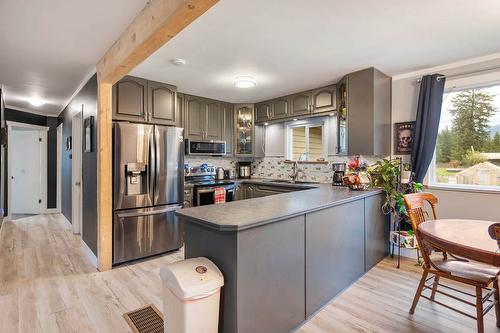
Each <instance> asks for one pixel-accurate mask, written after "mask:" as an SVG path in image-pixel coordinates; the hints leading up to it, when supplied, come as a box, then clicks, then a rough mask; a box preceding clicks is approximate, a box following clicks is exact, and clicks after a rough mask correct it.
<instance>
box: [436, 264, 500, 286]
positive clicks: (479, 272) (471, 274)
mask: <svg viewBox="0 0 500 333" xmlns="http://www.w3.org/2000/svg"><path fill="white" fill-rule="evenodd" d="M432 262H433V264H434V265H435V266H436V267H437V268H438V269H439V270H440V271H443V272H446V273H449V274H450V275H452V276H456V277H461V278H464V279H468V280H472V281H477V282H482V283H489V282H490V281H492V280H493V279H495V277H496V276H497V275H498V274H499V272H500V270H499V268H498V267H495V266H491V265H487V264H483V263H480V262H476V261H462V260H455V259H448V260H443V259H438V260H432Z"/></svg>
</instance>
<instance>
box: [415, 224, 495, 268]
mask: <svg viewBox="0 0 500 333" xmlns="http://www.w3.org/2000/svg"><path fill="white" fill-rule="evenodd" d="M494 223H496V222H493V221H481V220H463V219H437V220H429V221H425V222H423V223H421V224H420V225H419V227H418V230H419V232H420V236H421V237H422V240H423V241H424V242H427V243H429V244H431V245H432V246H433V247H436V248H438V249H441V250H444V251H447V252H449V253H452V254H454V255H456V256H458V257H463V258H467V259H471V260H476V261H479V262H483V263H485V264H490V265H494V266H497V267H500V252H499V251H498V245H497V241H496V240H494V239H492V238H491V237H490V235H489V233H488V228H489V226H490V225H492V224H494Z"/></svg>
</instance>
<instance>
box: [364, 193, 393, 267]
mask: <svg viewBox="0 0 500 333" xmlns="http://www.w3.org/2000/svg"><path fill="white" fill-rule="evenodd" d="M383 204H384V196H383V195H376V196H371V197H368V198H366V199H365V271H369V270H370V269H371V268H372V267H373V266H375V265H376V264H377V263H378V262H380V260H382V259H384V258H385V257H386V256H387V255H388V254H389V232H390V218H389V215H384V214H382V212H381V207H382V205H383Z"/></svg>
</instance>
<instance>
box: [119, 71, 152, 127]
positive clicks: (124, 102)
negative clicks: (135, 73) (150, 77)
mask: <svg viewBox="0 0 500 333" xmlns="http://www.w3.org/2000/svg"><path fill="white" fill-rule="evenodd" d="M147 89H148V82H147V80H144V79H141V78H137V77H132V76H125V77H124V78H123V79H121V80H120V81H119V82H117V83H116V84H115V85H114V86H113V119H114V120H126V121H139V122H144V121H147V113H148V111H147V98H148V97H147V95H148V93H147Z"/></svg>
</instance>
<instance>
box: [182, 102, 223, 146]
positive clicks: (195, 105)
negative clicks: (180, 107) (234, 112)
mask: <svg viewBox="0 0 500 333" xmlns="http://www.w3.org/2000/svg"><path fill="white" fill-rule="evenodd" d="M184 99H185V102H184V106H185V112H184V114H185V118H186V121H185V131H184V133H185V136H186V138H188V139H191V140H222V139H223V134H224V108H223V106H222V105H223V103H222V102H219V101H216V100H212V99H208V98H203V97H198V96H191V95H185V96H184Z"/></svg>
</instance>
